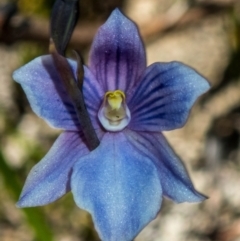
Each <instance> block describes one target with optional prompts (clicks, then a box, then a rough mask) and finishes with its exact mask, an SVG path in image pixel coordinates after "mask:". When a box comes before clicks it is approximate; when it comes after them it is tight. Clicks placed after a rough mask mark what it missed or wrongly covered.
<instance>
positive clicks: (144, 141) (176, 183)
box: [125, 130, 205, 203]
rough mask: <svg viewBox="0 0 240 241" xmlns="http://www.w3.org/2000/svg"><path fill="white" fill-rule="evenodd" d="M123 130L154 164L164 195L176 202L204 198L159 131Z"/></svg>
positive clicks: (195, 200)
mask: <svg viewBox="0 0 240 241" xmlns="http://www.w3.org/2000/svg"><path fill="white" fill-rule="evenodd" d="M125 132H126V136H127V138H128V139H129V142H130V143H131V144H132V145H134V146H135V147H136V148H137V149H138V150H139V151H140V152H141V154H142V155H146V156H148V158H149V159H151V160H152V162H153V163H154V164H155V165H156V167H157V169H158V173H159V178H160V180H161V185H162V189H163V195H164V196H166V197H168V198H170V199H172V200H173V201H175V202H177V203H180V202H201V201H203V200H205V197H204V196H203V195H202V194H200V193H198V192H197V191H196V190H195V188H194V186H193V184H192V182H191V180H190V178H189V175H188V173H187V170H186V168H185V167H184V165H183V163H182V161H181V160H180V159H179V157H178V156H177V155H176V154H175V153H174V151H173V150H172V148H171V147H170V145H169V144H168V142H167V140H166V139H165V137H164V136H163V135H162V134H161V133H147V132H135V131H131V130H126V131H125Z"/></svg>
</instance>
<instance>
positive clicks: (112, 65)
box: [89, 9, 146, 93]
mask: <svg viewBox="0 0 240 241" xmlns="http://www.w3.org/2000/svg"><path fill="white" fill-rule="evenodd" d="M89 67H90V70H91V71H92V72H93V74H94V75H95V77H96V79H97V80H98V81H99V83H100V85H101V86H102V87H103V89H104V91H105V92H107V91H114V90H118V89H119V90H122V91H124V92H125V93H127V92H128V91H130V90H131V89H132V87H133V86H134V84H136V82H137V81H138V80H139V77H140V75H141V74H142V73H143V71H144V69H145V68H146V57H145V50H144V47H143V43H142V40H141V37H140V36H139V33H138V28H137V26H136V25H135V24H134V23H133V22H132V21H131V20H129V19H128V18H127V17H125V16H124V15H123V14H122V13H121V12H120V11H119V10H118V9H115V10H114V11H113V12H112V14H111V16H110V17H109V18H108V20H107V21H106V23H105V24H103V25H102V26H101V27H100V28H99V30H98V32H97V34H96V36H95V38H94V40H93V44H92V47H91V51H90V63H89Z"/></svg>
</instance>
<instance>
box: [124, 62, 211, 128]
mask: <svg viewBox="0 0 240 241" xmlns="http://www.w3.org/2000/svg"><path fill="white" fill-rule="evenodd" d="M208 89H209V83H208V82H207V81H206V80H205V79H204V78H203V77H202V76H201V75H199V74H198V73H197V72H196V71H195V70H193V69H191V68H190V67H188V66H186V65H184V64H182V63H179V62H170V63H155V64H152V65H151V66H149V67H148V68H147V70H146V72H145V74H144V76H143V79H142V80H141V81H140V83H139V84H138V86H137V87H136V90H135V92H133V95H132V96H131V97H130V98H129V103H128V107H129V109H130V110H131V115H132V120H131V122H130V124H129V128H130V129H132V130H138V131H164V130H172V129H176V128H180V127H182V126H183V125H184V124H185V123H186V121H187V118H188V115H189V112H190V109H191V107H192V105H193V104H194V102H195V101H196V99H197V98H198V97H199V96H200V95H201V94H203V93H205V92H206V91H207V90H208Z"/></svg>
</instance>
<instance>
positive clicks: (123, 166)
mask: <svg viewBox="0 0 240 241" xmlns="http://www.w3.org/2000/svg"><path fill="white" fill-rule="evenodd" d="M68 61H69V64H70V66H71V68H72V70H73V72H74V73H76V69H77V64H76V62H74V61H72V60H68ZM84 68H85V75H84V85H83V95H84V98H85V102H86V107H87V110H88V112H89V115H90V117H91V121H92V123H93V126H94V129H95V131H96V133H97V135H98V138H99V139H100V141H101V143H100V145H99V147H98V148H96V149H95V150H94V151H92V152H90V151H89V150H88V148H87V145H86V141H85V139H84V136H83V134H82V131H81V123H79V121H78V118H77V115H76V112H75V109H74V106H73V104H72V102H71V99H70V98H69V96H68V95H67V92H66V90H65V88H64V86H63V84H62V82H61V80H60V76H59V74H58V72H57V70H56V68H55V66H54V63H53V60H52V57H51V56H42V57H39V58H36V59H35V60H33V61H31V62H30V63H28V64H26V65H25V66H23V67H21V68H20V69H18V70H17V71H15V72H14V75H13V78H14V80H15V81H17V82H18V83H20V84H21V85H22V88H23V89H24V91H25V93H26V95H27V97H28V100H29V102H30V104H31V107H32V109H33V111H34V112H35V113H36V114H37V115H38V116H40V117H41V118H43V119H44V120H46V121H47V122H48V123H49V124H50V125H51V126H53V127H55V128H61V129H63V130H64V132H63V133H62V134H61V135H60V136H59V138H58V139H57V140H56V142H55V143H54V145H53V147H52V148H51V149H50V151H49V152H48V153H47V155H46V156H45V157H44V158H43V159H42V160H41V161H40V162H39V163H38V164H37V165H35V166H34V167H33V169H32V170H31V172H30V174H29V175H28V177H27V180H26V183H25V186H24V188H23V191H22V193H21V196H20V199H19V201H18V203H17V205H18V206H19V207H32V206H41V205H45V204H48V203H51V202H53V201H55V200H56V199H58V198H60V197H62V196H63V195H64V194H65V193H67V192H68V191H72V193H73V197H74V200H75V202H76V204H77V205H78V206H79V207H80V208H82V209H85V210H87V211H88V212H89V213H91V215H92V218H93V221H94V224H95V227H96V229H97V231H98V233H99V236H100V238H101V239H102V240H104V241H119V240H120V241H130V240H133V238H134V237H136V235H137V234H138V233H139V232H140V231H141V230H142V229H143V227H144V226H146V225H147V224H148V223H149V222H150V221H151V220H153V219H154V218H155V217H156V215H157V214H158V212H159V210H160V207H161V202H162V196H165V197H168V198H170V199H172V200H173V201H175V202H177V203H179V202H200V201H203V200H204V199H205V197H204V196H203V195H201V194H200V193H198V192H197V191H196V190H195V189H194V187H193V184H192V182H191V180H190V178H189V176H188V173H187V171H186V169H185V167H184V165H183V164H182V162H181V161H180V159H179V158H178V157H177V156H176V154H175V153H174V151H173V150H172V149H171V147H170V146H169V144H168V143H167V141H166V139H165V138H164V136H163V135H162V133H161V132H162V131H166V130H173V129H176V128H180V127H182V126H183V125H184V124H185V122H186V120H187V118H188V115H189V111H190V108H191V107H192V105H193V103H194V102H195V101H196V99H197V98H198V97H199V95H201V94H203V93H204V92H206V91H207V90H208V89H209V84H208V82H207V81H206V80H205V79H204V78H203V77H202V76H201V75H199V74H198V73H197V72H196V71H195V70H193V69H191V68H190V67H188V66H186V65H184V64H182V63H179V62H170V63H154V64H152V65H150V66H149V67H147V68H146V58H145V51H144V47H143V44H142V40H141V38H140V36H139V33H138V29H137V27H136V26H135V24H134V23H133V22H132V21H130V20H129V19H128V18H126V17H125V16H124V15H123V14H122V13H121V12H120V11H119V10H118V9H116V10H114V11H113V13H112V14H111V16H110V17H109V19H108V20H107V22H106V23H105V24H104V25H103V26H102V27H100V29H99V31H98V33H97V35H96V37H95V39H94V41H93V44H92V48H91V52H90V62H89V67H84Z"/></svg>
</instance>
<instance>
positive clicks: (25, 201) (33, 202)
mask: <svg viewBox="0 0 240 241" xmlns="http://www.w3.org/2000/svg"><path fill="white" fill-rule="evenodd" d="M88 153H89V151H88V149H87V147H86V145H85V143H84V140H83V137H82V135H81V134H80V133H78V132H64V133H62V134H61V135H60V136H59V137H58V139H57V140H56V141H55V143H54V145H53V146H52V148H51V149H50V151H49V152H48V153H47V155H46V156H45V157H44V158H43V159H42V160H41V161H40V162H39V163H38V164H36V165H35V166H34V167H33V168H32V170H31V171H30V173H29V175H28V177H27V180H26V183H25V186H24V188H23V191H22V193H21V196H20V199H19V201H18V203H17V206H18V207H33V206H42V205H45V204H48V203H51V202H53V201H55V200H56V199H58V198H60V197H61V196H63V195H64V194H65V193H67V192H68V191H69V190H70V185H69V180H70V175H71V173H72V166H73V164H74V163H75V162H76V161H77V160H78V159H79V158H80V157H82V156H84V155H86V154H88Z"/></svg>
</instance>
